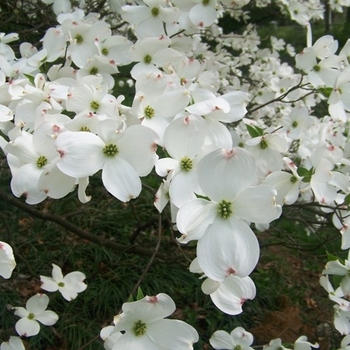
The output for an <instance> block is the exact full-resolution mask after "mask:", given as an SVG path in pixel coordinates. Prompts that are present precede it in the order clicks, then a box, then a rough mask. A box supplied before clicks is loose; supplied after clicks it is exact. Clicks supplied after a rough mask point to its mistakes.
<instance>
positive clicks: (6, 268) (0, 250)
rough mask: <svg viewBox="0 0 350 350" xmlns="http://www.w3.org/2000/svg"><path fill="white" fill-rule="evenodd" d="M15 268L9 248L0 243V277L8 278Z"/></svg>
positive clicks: (5, 244)
mask: <svg viewBox="0 0 350 350" xmlns="http://www.w3.org/2000/svg"><path fill="white" fill-rule="evenodd" d="M15 267H16V261H15V257H14V256H13V252H12V248H11V246H10V245H9V244H7V243H5V242H1V241H0V276H2V277H3V278H6V279H7V278H10V277H11V274H12V271H13V269H14V268H15Z"/></svg>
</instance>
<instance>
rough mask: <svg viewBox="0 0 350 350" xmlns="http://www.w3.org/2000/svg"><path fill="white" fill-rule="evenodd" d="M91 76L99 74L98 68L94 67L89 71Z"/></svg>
mask: <svg viewBox="0 0 350 350" xmlns="http://www.w3.org/2000/svg"><path fill="white" fill-rule="evenodd" d="M89 73H90V74H91V75H96V74H97V73H98V68H97V67H92V68H91V69H90V71H89Z"/></svg>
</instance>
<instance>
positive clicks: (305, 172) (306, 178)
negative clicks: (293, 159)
mask: <svg viewBox="0 0 350 350" xmlns="http://www.w3.org/2000/svg"><path fill="white" fill-rule="evenodd" d="M297 173H298V175H299V176H301V177H303V179H302V181H303V182H310V181H311V176H312V175H313V174H314V168H313V167H312V168H311V169H306V168H303V167H299V168H298V170H297Z"/></svg>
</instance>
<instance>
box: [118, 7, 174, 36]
mask: <svg viewBox="0 0 350 350" xmlns="http://www.w3.org/2000/svg"><path fill="white" fill-rule="evenodd" d="M143 2H144V3H145V4H146V5H137V6H129V5H126V6H123V7H122V12H121V15H122V18H123V19H124V20H125V21H128V22H129V23H132V24H133V25H135V27H136V28H135V32H136V34H137V36H138V38H144V37H151V36H159V35H165V34H166V32H165V30H164V28H165V27H166V24H167V23H169V24H172V23H174V22H176V20H177V18H178V17H179V14H180V12H179V9H178V8H177V7H173V6H170V5H169V4H170V2H169V1H166V0H144V1H143Z"/></svg>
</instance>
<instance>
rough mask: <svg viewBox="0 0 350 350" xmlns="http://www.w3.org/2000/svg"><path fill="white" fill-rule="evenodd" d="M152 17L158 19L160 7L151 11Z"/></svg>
mask: <svg viewBox="0 0 350 350" xmlns="http://www.w3.org/2000/svg"><path fill="white" fill-rule="evenodd" d="M151 13H152V16H153V17H157V16H158V15H159V8H158V7H153V8H152V10H151Z"/></svg>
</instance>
